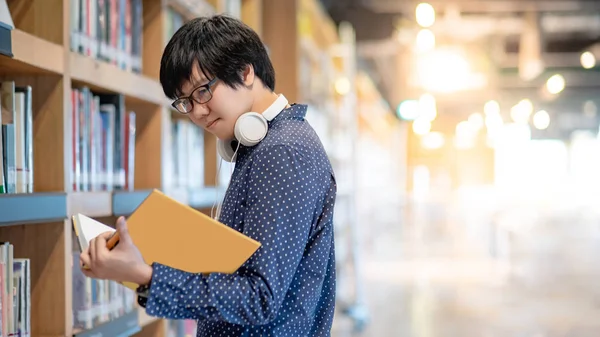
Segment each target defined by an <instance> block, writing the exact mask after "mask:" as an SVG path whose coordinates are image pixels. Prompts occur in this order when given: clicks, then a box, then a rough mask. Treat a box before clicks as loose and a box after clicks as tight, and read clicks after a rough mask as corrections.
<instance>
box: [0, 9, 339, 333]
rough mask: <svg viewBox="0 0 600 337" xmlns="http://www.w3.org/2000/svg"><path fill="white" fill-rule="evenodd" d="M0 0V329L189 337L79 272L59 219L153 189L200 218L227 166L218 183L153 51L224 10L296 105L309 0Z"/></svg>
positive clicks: (185, 324)
mask: <svg viewBox="0 0 600 337" xmlns="http://www.w3.org/2000/svg"><path fill="white" fill-rule="evenodd" d="M0 2H3V3H4V2H5V3H6V4H7V8H8V10H9V14H10V19H11V20H12V21H13V22H12V24H13V29H12V30H9V29H6V28H5V27H6V25H3V24H1V23H0V26H1V27H2V29H4V31H5V32H3V33H2V34H5V33H6V32H8V33H9V34H10V55H7V54H6V53H0V105H1V106H2V114H1V115H0V120H1V125H2V128H1V130H2V132H1V133H2V137H1V138H0V153H1V154H2V155H1V156H0V158H1V159H2V165H0V241H1V242H2V243H0V280H1V281H3V282H2V287H1V289H2V290H1V291H0V297H1V299H2V301H7V302H2V303H8V304H9V307H8V310H3V311H2V317H1V318H2V322H3V323H2V330H0V332H1V333H0V335H11V334H14V335H19V334H20V335H21V336H152V337H167V336H168V337H179V336H181V337H183V336H194V335H195V330H194V329H195V323H194V322H192V321H183V320H182V321H171V320H164V319H157V318H154V317H149V316H147V315H146V314H145V312H144V311H143V310H141V309H140V308H138V307H137V305H136V304H135V296H134V294H133V292H131V291H130V290H128V289H125V288H123V287H121V286H120V285H118V284H116V283H114V282H108V281H101V280H92V279H88V278H86V277H84V276H83V275H82V274H81V272H80V270H79V267H78V262H77V260H78V253H77V250H78V247H77V243H76V240H74V234H73V230H72V226H71V222H70V217H71V215H73V214H75V213H84V214H86V215H88V216H92V217H94V218H96V219H98V220H100V221H102V222H104V223H106V224H108V225H112V224H114V222H115V220H116V218H117V217H118V216H127V215H129V214H131V212H132V211H133V210H135V208H136V207H137V205H139V203H140V202H141V201H142V200H144V198H145V197H146V196H147V195H148V193H149V192H150V191H151V190H153V189H160V190H162V191H164V192H165V193H167V194H168V195H171V196H173V197H174V198H176V199H177V200H180V201H182V202H185V203H187V204H189V205H190V206H191V207H194V208H196V209H199V210H200V211H202V212H205V213H206V214H210V211H211V208H212V206H213V204H214V203H215V202H216V201H217V200H219V199H221V198H222V197H223V195H224V192H225V191H224V189H225V188H226V186H227V179H226V178H227V175H228V174H225V173H228V171H229V170H230V169H232V167H227V165H223V166H222V167H221V172H220V173H221V175H218V174H217V167H218V158H217V152H216V139H215V138H214V136H212V135H210V134H207V133H204V132H203V130H202V129H200V128H198V127H195V126H194V125H192V124H191V122H190V121H189V120H188V119H187V117H186V116H181V115H179V114H177V113H176V112H175V111H174V110H173V109H171V107H170V102H169V101H168V100H167V99H166V97H165V96H164V94H163V92H162V88H161V86H160V83H159V81H158V75H159V65H160V58H161V55H162V51H163V48H164V46H165V45H166V43H167V41H168V40H169V38H170V37H171V35H172V34H173V33H174V32H175V31H176V30H177V28H179V27H180V26H181V25H182V24H183V23H184V22H186V21H187V20H190V19H192V18H194V17H197V16H201V15H210V14H213V13H222V12H227V13H229V14H230V15H234V16H237V17H239V18H241V19H242V20H243V21H244V22H246V23H248V24H249V25H250V26H251V27H252V28H254V29H255V30H256V31H257V32H259V34H260V35H261V37H262V38H263V41H264V42H265V44H266V45H267V47H268V48H269V52H270V53H271V57H272V59H273V62H274V65H275V68H276V69H277V75H276V76H277V77H276V82H277V83H278V87H277V88H276V89H277V91H279V92H284V93H285V94H286V96H288V98H289V99H290V100H291V101H294V102H299V98H300V96H301V95H300V92H301V90H300V87H301V84H300V74H299V67H298V64H299V56H298V55H299V54H298V52H299V51H300V42H299V41H300V34H299V28H298V26H299V20H300V19H301V16H300V15H299V13H298V11H299V8H301V6H300V5H301V4H303V5H302V6H307V5H306V4H309V5H310V6H313V7H314V6H315V4H316V3H317V2H316V0H292V1H281V0H237V1H235V0H211V1H208V0H205V1H202V0H196V1H192V0H86V1H83V0H28V1H24V0H0ZM313 7H311V8H313ZM0 8H1V7H0ZM309 14H310V13H309ZM310 15H312V14H310ZM318 15H319V16H318V17H316V18H315V19H314V20H313V22H317V23H318V22H320V21H319V20H322V19H323V14H322V12H321V13H320V14H318ZM325 27H327V29H326V30H325V32H326V34H325V35H323V36H321V35H320V34H317V32H318V31H323V30H322V29H320V28H319V29H317V30H315V34H314V36H315V37H316V39H317V40H315V41H316V42H315V43H316V45H318V46H320V48H322V49H326V48H329V47H328V44H334V43H337V42H335V34H336V31H335V28H332V25H331V22H329V23H327V26H325ZM319 36H321V37H319ZM281 40H284V41H286V43H278V42H277V41H281ZM293 41H297V42H298V43H292V42H293ZM0 47H4V46H0ZM327 118H329V117H327ZM9 289H13V290H11V291H10V293H11V296H9V295H8V294H9V291H8V290H9Z"/></svg>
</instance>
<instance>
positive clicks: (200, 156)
mask: <svg viewBox="0 0 600 337" xmlns="http://www.w3.org/2000/svg"><path fill="white" fill-rule="evenodd" d="M171 131H172V132H171V139H170V141H171V144H170V145H171V154H172V160H171V161H168V162H167V164H168V168H167V167H166V169H167V170H168V171H169V174H167V175H165V177H166V178H167V179H166V182H165V185H166V186H169V187H174V188H186V189H200V188H202V186H204V131H203V130H202V128H200V127H198V126H197V125H195V124H193V123H192V122H190V121H189V120H185V119H175V120H173V121H172V122H171ZM165 166H167V165H165Z"/></svg>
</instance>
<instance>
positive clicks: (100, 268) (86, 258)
mask: <svg viewBox="0 0 600 337" xmlns="http://www.w3.org/2000/svg"><path fill="white" fill-rule="evenodd" d="M116 227H117V232H118V233H119V243H118V244H117V246H116V247H115V248H113V249H112V250H108V249H107V248H106V242H107V241H108V239H109V238H110V236H111V235H112V233H111V232H106V233H102V234H100V235H98V236H97V237H96V238H94V239H92V240H91V241H90V246H89V248H88V249H87V250H86V251H84V252H82V253H81V256H80V260H81V263H82V271H83V273H84V274H85V275H86V276H88V277H92V278H96V279H106V280H113V281H117V282H133V283H135V284H140V285H142V284H148V283H149V282H150V279H151V278H152V267H150V266H149V265H147V264H146V263H145V262H144V259H143V257H142V254H140V251H139V250H138V248H137V247H136V246H135V245H134V244H133V241H132V239H131V236H129V232H128V230H127V222H126V221H125V218H124V217H119V219H117V226H116ZM83 265H85V266H86V267H88V268H89V269H86V268H83Z"/></svg>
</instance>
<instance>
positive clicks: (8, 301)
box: [0, 242, 31, 337]
mask: <svg viewBox="0 0 600 337" xmlns="http://www.w3.org/2000/svg"><path fill="white" fill-rule="evenodd" d="M0 289H1V291H0V306H1V315H0V316H1V317H0V332H1V335H2V336H22V337H28V336H30V335H31V265H30V260H29V259H26V258H17V257H15V256H14V247H13V245H12V244H11V243H9V242H2V243H0Z"/></svg>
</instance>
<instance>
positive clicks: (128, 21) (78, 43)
mask: <svg viewBox="0 0 600 337" xmlns="http://www.w3.org/2000/svg"><path fill="white" fill-rule="evenodd" d="M70 1H71V3H70V5H71V6H70V22H71V29H70V32H71V39H70V48H71V50H72V51H74V52H77V53H80V54H83V55H86V56H90V57H93V58H95V59H98V60H102V61H105V62H108V63H111V64H114V65H116V66H118V67H119V68H121V69H123V70H127V71H133V72H136V73H141V71H142V51H143V49H142V47H143V44H142V41H143V22H142V21H143V5H142V3H143V1H142V0H70Z"/></svg>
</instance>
